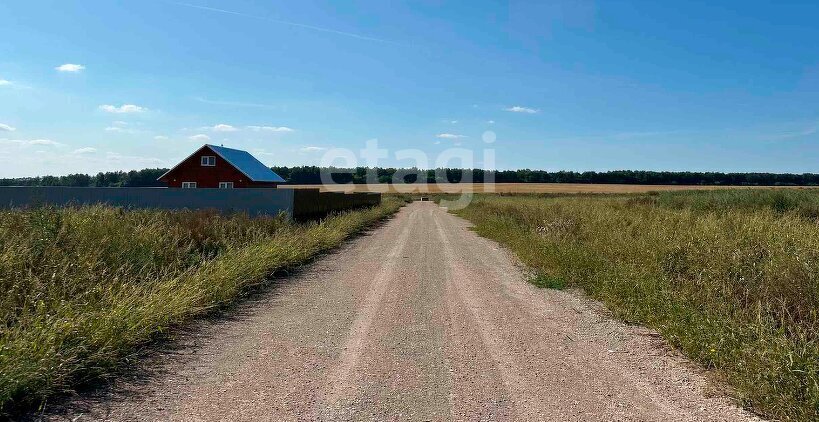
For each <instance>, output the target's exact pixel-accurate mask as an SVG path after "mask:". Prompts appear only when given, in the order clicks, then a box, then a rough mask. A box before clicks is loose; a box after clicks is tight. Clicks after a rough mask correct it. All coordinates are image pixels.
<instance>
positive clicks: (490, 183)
mask: <svg viewBox="0 0 819 422" xmlns="http://www.w3.org/2000/svg"><path fill="white" fill-rule="evenodd" d="M496 139H497V136H496V135H495V132H493V131H486V132H484V133H483V135H481V140H482V141H483V144H482V146H483V148H481V149H469V148H461V147H457V148H455V147H454V148H447V149H445V150H443V151H441V152H440V153H439V154H437V155H435V156H431V154H428V153H426V152H424V151H422V150H420V149H416V148H407V149H399V150H396V151H394V152H393V153H392V158H393V159H394V160H397V161H401V162H407V163H408V164H407V165H405V166H403V167H405V168H404V169H402V170H399V171H396V172H395V174H394V175H393V176H392V180H391V181H390V182H391V184H392V185H393V187H394V190H395V191H398V192H406V193H413V192H419V193H437V192H441V193H447V194H452V195H453V196H454V195H458V196H457V198H456V199H454V200H453V199H451V198H450V199H442V200H441V205H442V206H445V207H447V208H449V209H456V210H457V209H462V208H464V207H466V206H467V205H469V203H470V202H471V201H472V197H473V193H474V191H475V190H476V185H475V184H474V180H473V175H472V172H471V171H464V172H463V176H462V177H461V180H459V181H458V182H455V183H451V182H449V181H448V180H447V174H446V170H445V169H446V168H459V169H464V170H471V169H476V168H481V169H483V170H485V173H484V179H483V183H482V184H481V189H480V191H482V192H494V191H495V174H494V171H495V170H496V168H495V148H494V144H495V141H496ZM390 156H391V154H390V151H389V150H388V149H386V148H381V147H380V146H379V145H378V140H377V139H371V140H369V141H367V142H366V143H365V147H364V148H363V149H361V150H359V153H358V154H356V153H355V152H354V151H353V150H351V149H347V148H333V149H330V150H328V151H327V152H325V153H324V155H323V156H322V157H321V167H322V168H323V169H325V170H322V173H321V183H322V185H323V186H325V187H326V188H328V189H329V190H336V191H338V190H339V189H338V187H339V185H340V184H339V183H336V182H335V181H334V180H333V174H341V173H345V171H344V170H342V169H354V168H356V167H367V175H366V181H367V183H366V186H367V190H369V191H371V192H387V191H389V186H384V185H383V184H382V183H379V179H378V174H376V170H375V168H376V167H383V164H384V163H383V162H384V160H386V159H389V158H390ZM331 167H332V168H333V170H332V171H330V170H327V169H329V168H331ZM426 169H435V182H433V183H429V182H428V181H427V170H426ZM413 175H414V176H415V177H410V176H413ZM341 186H343V187H344V188H343V189H341V190H342V191H344V192H352V191H353V190H354V189H355V186H354V185H353V184H352V183H348V184H342V185H341Z"/></svg>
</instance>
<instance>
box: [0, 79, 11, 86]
mask: <svg viewBox="0 0 819 422" xmlns="http://www.w3.org/2000/svg"><path fill="white" fill-rule="evenodd" d="M4 85H11V81H9V80H6V79H0V86H4Z"/></svg>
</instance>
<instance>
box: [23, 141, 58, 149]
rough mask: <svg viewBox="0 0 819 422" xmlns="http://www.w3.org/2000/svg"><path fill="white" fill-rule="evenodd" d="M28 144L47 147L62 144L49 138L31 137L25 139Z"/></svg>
mask: <svg viewBox="0 0 819 422" xmlns="http://www.w3.org/2000/svg"><path fill="white" fill-rule="evenodd" d="M26 144H28V145H42V146H48V147H58V146H61V145H62V144H61V143H59V142H55V141H52V140H51V139H32V140H30V141H26Z"/></svg>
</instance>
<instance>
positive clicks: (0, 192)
mask: <svg viewBox="0 0 819 422" xmlns="http://www.w3.org/2000/svg"><path fill="white" fill-rule="evenodd" d="M380 203H381V194H369V193H336V192H319V190H318V189H261V188H254V189H167V188H73V187H64V186H25V187H0V208H27V207H33V206H40V205H54V206H65V205H72V204H73V205H91V204H107V205H112V206H119V207H126V208H159V209H215V210H218V211H220V212H224V213H232V212H244V213H247V214H248V215H251V216H254V215H277V214H279V213H282V212H283V213H285V214H287V215H289V216H291V217H296V218H310V217H321V216H324V215H327V214H329V213H331V212H334V211H343V210H347V209H353V208H359V207H363V206H374V205H378V204H380Z"/></svg>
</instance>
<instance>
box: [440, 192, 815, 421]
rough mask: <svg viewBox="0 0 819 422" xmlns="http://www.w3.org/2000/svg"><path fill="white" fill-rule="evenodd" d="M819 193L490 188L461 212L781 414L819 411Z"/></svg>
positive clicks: (545, 280)
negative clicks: (583, 192)
mask: <svg viewBox="0 0 819 422" xmlns="http://www.w3.org/2000/svg"><path fill="white" fill-rule="evenodd" d="M817 204H819V192H814V191H808V190H805V191H801V190H788V191H779V190H744V191H713V192H674V193H650V194H643V195H618V196H598V197H591V196H582V197H537V196H525V195H519V196H494V195H479V196H477V197H476V198H475V200H474V201H473V202H472V203H471V205H470V206H469V207H467V208H465V209H463V210H459V211H454V212H455V213H456V214H458V215H460V216H462V217H464V218H467V219H468V220H470V221H472V222H473V223H474V224H475V230H476V231H477V232H478V233H479V234H481V235H483V236H486V237H489V238H492V239H495V240H497V241H499V242H501V243H503V244H506V245H507V246H508V247H509V248H511V249H512V250H513V251H515V252H516V253H517V254H518V256H519V257H520V258H521V260H522V261H524V262H525V263H526V264H528V265H529V266H531V267H532V269H533V270H534V271H535V272H536V274H537V275H536V276H535V277H534V278H533V280H532V281H533V283H534V284H536V285H538V286H542V287H550V288H562V287H564V286H566V287H571V286H574V287H580V288H582V289H584V290H585V291H586V292H587V294H589V295H590V296H592V297H594V298H596V299H598V300H600V301H602V302H603V303H605V304H606V305H607V307H608V309H609V310H610V311H611V312H613V313H614V315H615V316H617V317H619V318H621V319H623V320H625V321H628V322H631V323H639V324H644V325H647V326H650V327H652V328H654V329H656V330H657V331H658V332H660V333H661V334H662V335H663V337H665V338H666V339H667V340H668V341H669V342H670V343H671V344H672V345H674V346H675V347H678V348H679V349H681V350H682V351H683V352H684V353H685V354H686V355H688V356H689V357H691V358H692V359H694V360H696V361H698V362H700V363H702V364H703V365H704V366H706V367H707V368H710V369H714V370H715V371H716V375H717V376H718V377H719V378H721V379H724V380H725V381H727V383H728V385H729V386H730V387H731V391H732V394H733V395H734V396H735V397H736V398H737V399H738V401H739V402H740V403H741V404H742V405H744V406H746V407H748V408H750V409H752V410H754V411H756V412H758V413H760V414H763V415H766V416H769V417H772V418H777V419H781V420H795V421H797V420H798V421H813V420H819V219H817V217H816V216H817V214H816V213H815V212H814V210H815V209H817V208H816V206H817Z"/></svg>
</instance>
